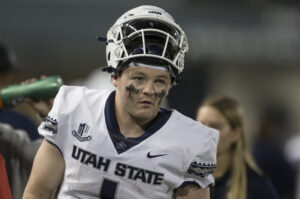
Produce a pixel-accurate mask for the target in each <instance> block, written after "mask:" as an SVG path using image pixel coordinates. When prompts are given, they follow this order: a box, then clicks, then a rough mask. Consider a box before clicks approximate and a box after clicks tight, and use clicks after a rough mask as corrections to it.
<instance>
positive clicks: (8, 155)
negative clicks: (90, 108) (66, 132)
mask: <svg viewBox="0 0 300 199" xmlns="http://www.w3.org/2000/svg"><path fill="white" fill-rule="evenodd" d="M14 67H15V64H14V61H13V58H12V56H11V53H10V52H9V51H8V50H7V47H6V46H5V45H4V44H3V43H0V91H1V88H2V87H4V86H7V85H9V84H12V83H14V72H15V71H14ZM40 143H41V138H40V136H39V134H38V131H37V125H36V124H35V123H34V122H33V120H31V119H30V118H29V117H27V116H25V115H24V114H21V113H19V112H17V111H15V110H13V109H8V108H0V154H1V155H2V156H3V158H4V163H5V168H6V171H7V176H8V181H9V185H10V190H11V194H12V197H13V198H14V199H20V198H22V194H23V192H24V189H25V185H26V183H27V181H28V178H29V175H30V171H31V167H32V163H33V159H34V156H35V153H36V151H37V149H38V147H39V145H40ZM2 180H3V179H0V181H2ZM1 199H2V198H1Z"/></svg>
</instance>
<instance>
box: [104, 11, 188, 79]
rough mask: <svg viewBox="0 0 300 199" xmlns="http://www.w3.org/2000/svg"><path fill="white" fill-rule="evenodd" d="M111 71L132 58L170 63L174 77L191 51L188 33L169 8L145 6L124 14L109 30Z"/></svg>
mask: <svg viewBox="0 0 300 199" xmlns="http://www.w3.org/2000/svg"><path fill="white" fill-rule="evenodd" d="M106 43H107V45H106V59H107V63H108V68H107V69H108V70H107V71H108V72H115V71H119V70H122V67H123V66H125V65H128V64H129V62H131V61H140V62H146V63H149V62H150V63H151V62H152V64H153V61H154V60H155V61H154V63H158V64H161V65H168V66H169V67H170V68H171V74H172V76H173V78H174V80H176V81H177V80H178V78H179V74H180V73H181V72H182V71H183V69H184V56H185V53H186V52H187V51H188V42H187V38H186V35H185V33H184V32H183V30H182V29H181V28H180V26H179V25H178V24H176V23H175V21H174V19H173V17H172V16H171V15H170V14H169V13H167V12H166V11H165V10H163V9H161V8H159V7H156V6H150V5H143V6H139V7H136V8H134V9H131V10H129V11H128V12H126V13H125V14H123V15H122V16H121V17H120V18H119V19H118V20H117V21H116V22H115V24H114V25H113V26H112V27H111V28H110V29H109V30H108V32H107V39H106Z"/></svg>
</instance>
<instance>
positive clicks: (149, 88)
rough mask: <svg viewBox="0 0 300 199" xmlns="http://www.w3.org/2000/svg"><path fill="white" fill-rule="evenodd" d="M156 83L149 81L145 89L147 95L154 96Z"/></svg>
mask: <svg viewBox="0 0 300 199" xmlns="http://www.w3.org/2000/svg"><path fill="white" fill-rule="evenodd" d="M154 92H155V91H154V83H153V82H152V81H147V82H146V84H145V86H144V89H143V93H144V94H146V95H154Z"/></svg>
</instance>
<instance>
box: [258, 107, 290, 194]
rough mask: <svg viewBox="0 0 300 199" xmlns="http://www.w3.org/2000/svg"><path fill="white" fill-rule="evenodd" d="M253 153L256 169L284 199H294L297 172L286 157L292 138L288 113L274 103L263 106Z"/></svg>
mask: <svg viewBox="0 0 300 199" xmlns="http://www.w3.org/2000/svg"><path fill="white" fill-rule="evenodd" d="M263 107H264V108H263V110H262V114H261V117H260V118H259V121H260V124H259V127H258V132H257V134H256V135H255V136H254V139H253V143H252V152H253V157H254V159H255V161H256V162H257V165H258V166H259V167H260V168H261V170H262V171H263V172H264V174H265V175H266V176H267V177H268V178H269V179H270V180H271V181H272V183H273V184H274V187H275V188H276V190H277V192H278V194H279V196H280V198H281V199H291V198H294V194H295V177H296V175H295V174H296V170H295V168H294V167H293V166H292V165H291V163H290V162H289V161H288V158H287V156H286V154H285V153H284V146H285V143H286V141H287V139H288V138H289V137H290V131H289V126H290V125H289V117H288V112H287V110H286V109H285V108H284V107H282V106H280V105H274V104H272V103H266V104H264V106H263Z"/></svg>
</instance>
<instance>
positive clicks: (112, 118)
mask: <svg viewBox="0 0 300 199" xmlns="http://www.w3.org/2000/svg"><path fill="white" fill-rule="evenodd" d="M115 95H116V92H115V91H113V92H112V93H111V94H110V95H109V97H108V98H107V101H106V104H105V121H106V126H107V130H108V132H109V135H110V138H111V140H112V142H113V144H114V146H115V148H116V150H117V152H118V153H119V154H120V153H123V152H125V151H127V150H128V149H130V148H131V147H133V146H135V145H137V144H139V143H140V142H142V141H143V140H145V139H146V138H148V137H149V136H151V135H152V134H154V133H155V132H157V131H158V130H159V129H160V128H161V127H162V126H163V125H164V124H165V123H166V122H167V121H168V119H169V118H170V116H171V113H172V111H171V110H167V109H164V108H161V109H160V111H159V113H158V115H157V117H156V118H155V119H154V121H153V124H152V125H151V126H150V127H149V128H148V129H147V130H146V131H145V132H144V133H143V134H142V135H141V136H139V137H136V138H125V137H124V136H123V134H122V133H121V132H120V128H119V124H118V121H117V117H116V113H115Z"/></svg>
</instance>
